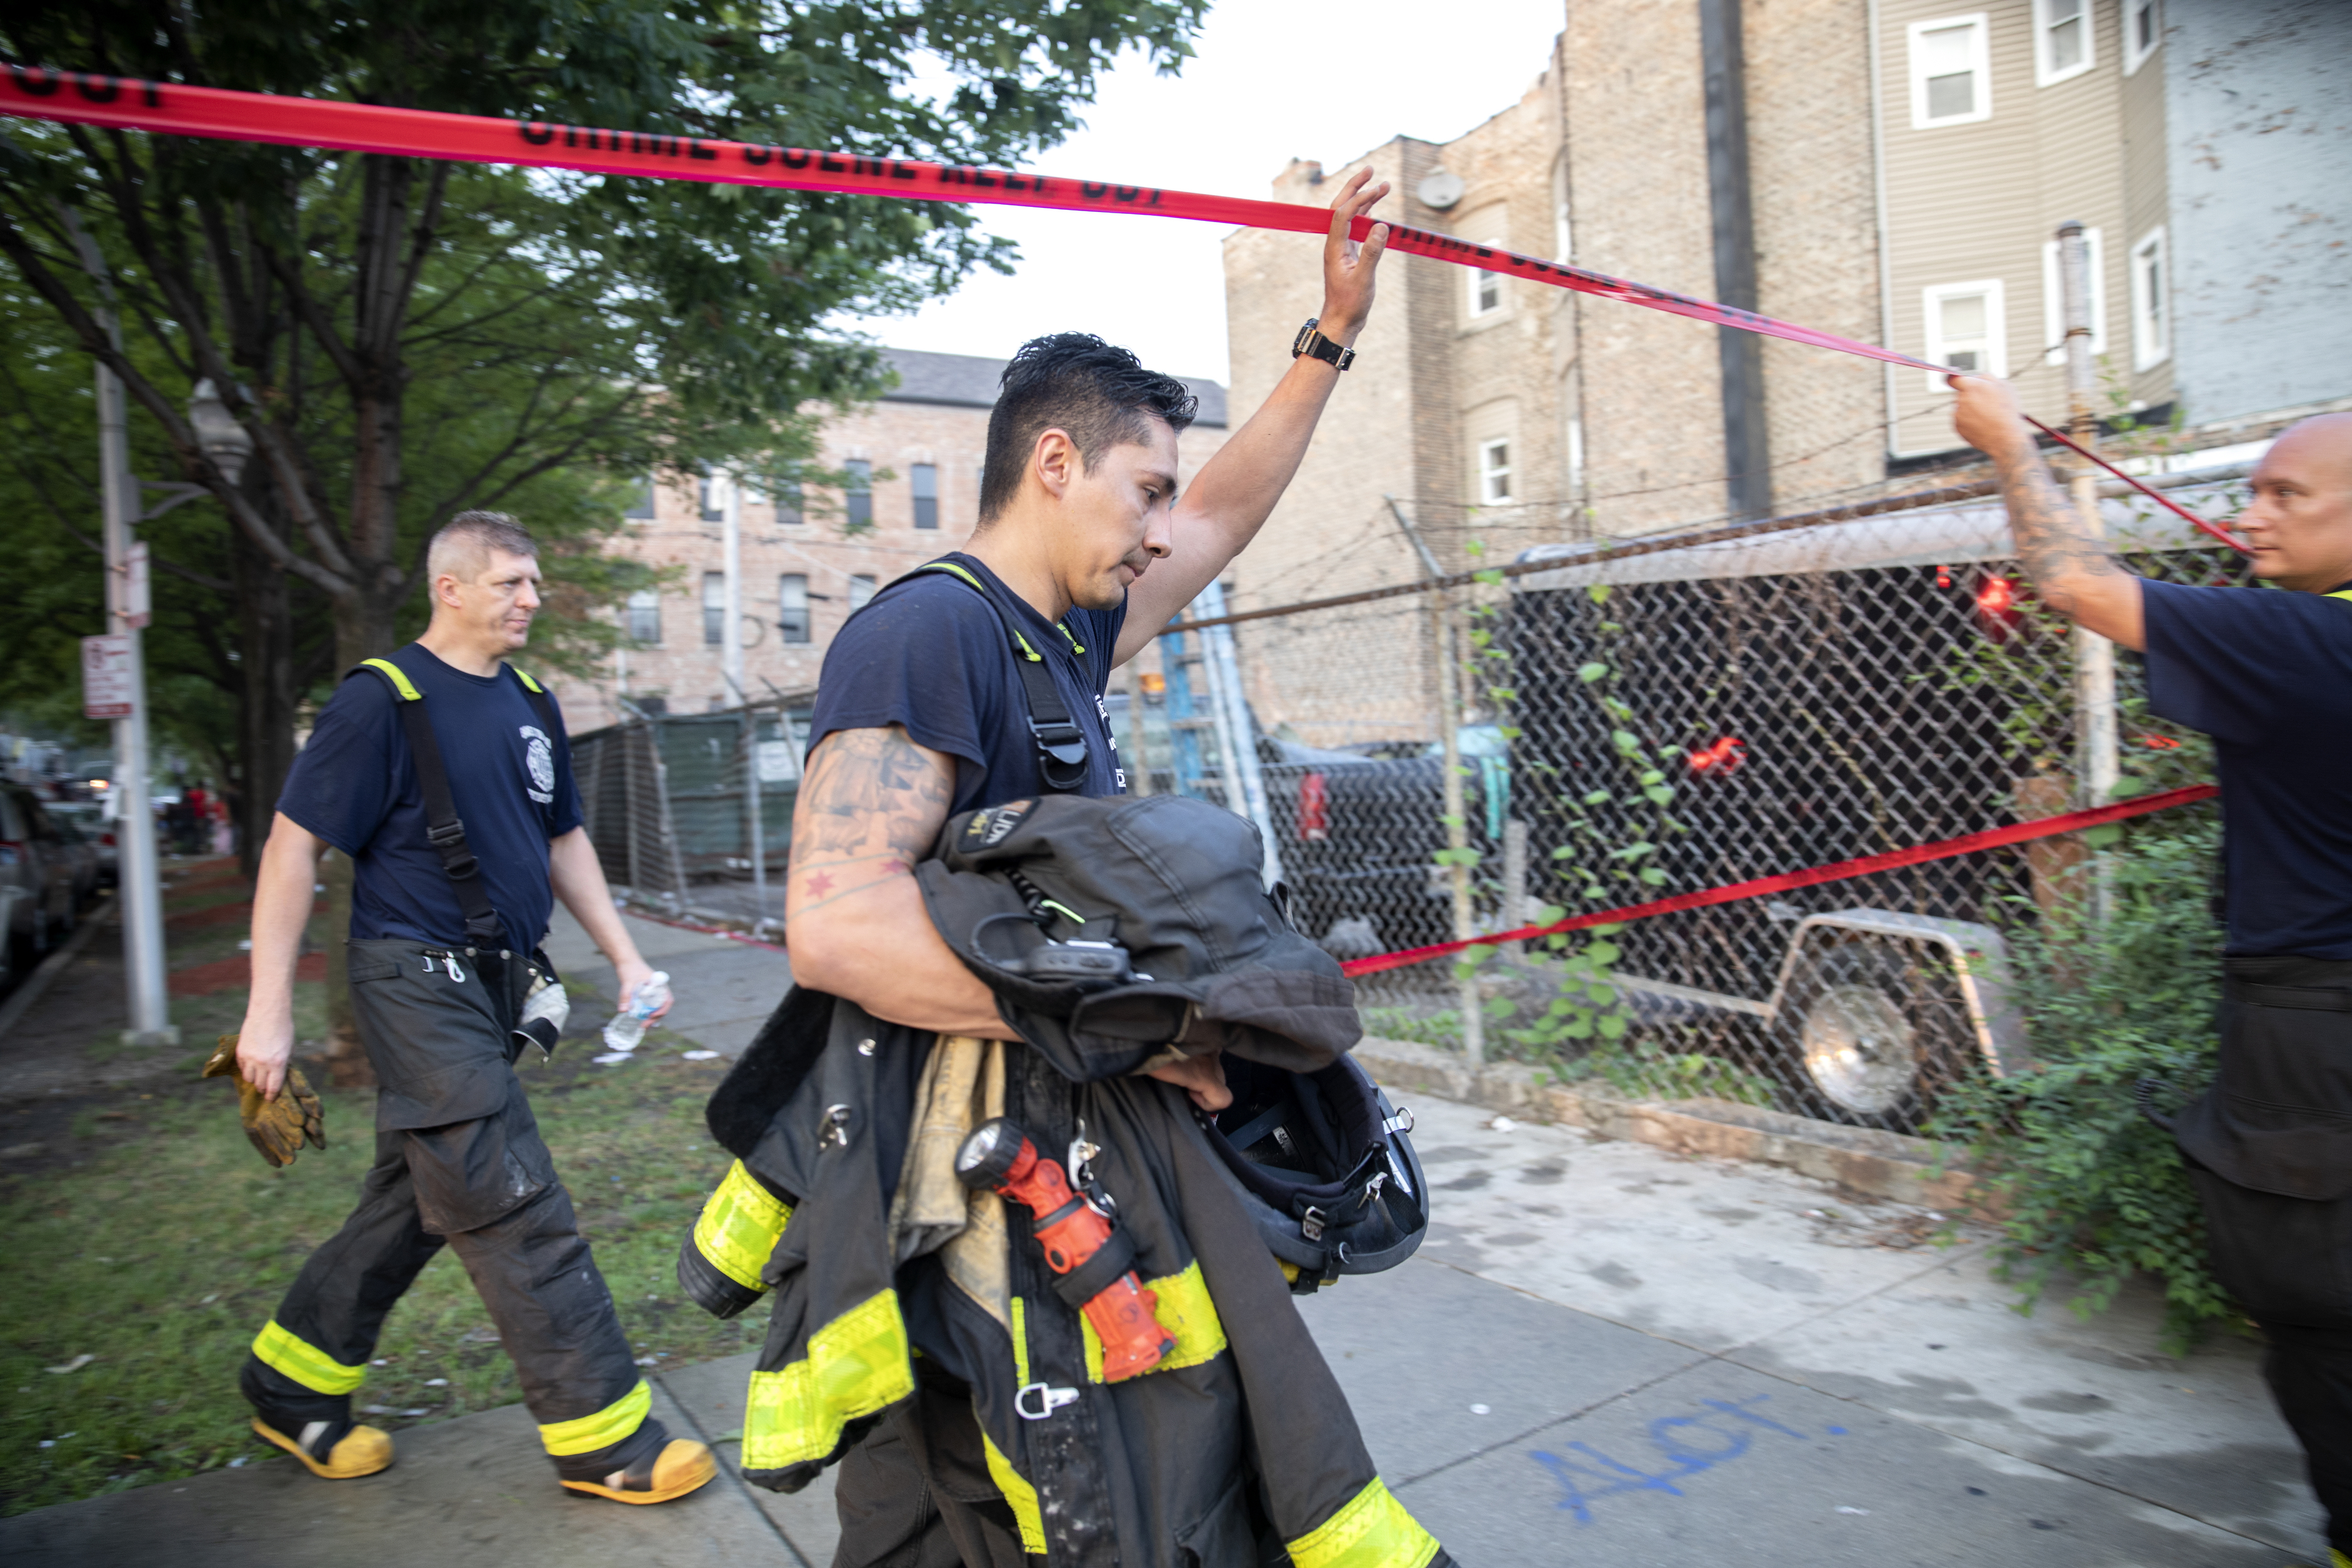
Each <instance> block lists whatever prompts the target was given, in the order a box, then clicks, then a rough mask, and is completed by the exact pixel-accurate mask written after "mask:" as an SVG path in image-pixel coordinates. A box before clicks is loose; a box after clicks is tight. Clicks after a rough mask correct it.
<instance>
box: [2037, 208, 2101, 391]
mask: <svg viewBox="0 0 2352 1568" xmlns="http://www.w3.org/2000/svg"><path fill="white" fill-rule="evenodd" d="M2102 240H2103V237H2102V236H2101V234H2100V232H2099V231H2098V230H2097V229H2095V228H2085V229H2084V230H2083V244H2084V247H2086V248H2087V249H2088V250H2089V251H2090V253H2091V254H2090V257H2089V260H2090V264H2091V353H2092V356H2093V357H2094V358H2095V357H2097V356H2098V355H2100V354H2103V353H2106V352H2107V258H2106V250H2105V246H2104V244H2103V243H2102ZM2042 342H2043V344H2044V345H2045V346H2046V347H2047V348H2048V350H2049V352H2048V353H2044V354H2043V355H2042V363H2044V364H2064V363H2066V280H2065V279H2063V278H2062V277H2061V276H2060V275H2059V271H2058V242H2057V241H2056V240H2054V239H2045V240H2043V241H2042Z"/></svg>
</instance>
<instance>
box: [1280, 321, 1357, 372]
mask: <svg viewBox="0 0 2352 1568" xmlns="http://www.w3.org/2000/svg"><path fill="white" fill-rule="evenodd" d="M1321 321H1322V318H1321V317H1319V316H1309V317H1307V324H1306V325H1305V326H1303V327H1301V328H1299V329H1298V336H1297V337H1296V338H1294V339H1292V340H1291V343H1290V357H1291V358H1292V359H1297V357H1298V356H1299V355H1300V354H1311V355H1312V356H1314V357H1315V358H1317V359H1319V360H1321V361H1322V362H1323V363H1325V364H1328V365H1335V366H1337V367H1338V368H1339V369H1340V370H1345V369H1347V368H1348V367H1349V365H1351V364H1353V363H1356V351H1355V350H1353V349H1343V348H1341V347H1340V346H1339V344H1338V343H1335V342H1332V341H1331V340H1330V339H1328V338H1327V337H1325V336H1324V335H1323V334H1322V333H1321V332H1319V331H1316V328H1317V326H1318V324H1319V323H1320V322H1321Z"/></svg>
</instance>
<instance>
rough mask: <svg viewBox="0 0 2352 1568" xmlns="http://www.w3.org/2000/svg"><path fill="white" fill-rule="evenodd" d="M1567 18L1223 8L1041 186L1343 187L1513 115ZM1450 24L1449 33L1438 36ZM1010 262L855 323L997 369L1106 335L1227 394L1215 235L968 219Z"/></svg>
mask: <svg viewBox="0 0 2352 1568" xmlns="http://www.w3.org/2000/svg"><path fill="white" fill-rule="evenodd" d="M1562 15H1563V7H1562V4H1561V0H1451V3H1449V4H1446V5H1443V6H1433V5H1431V4H1429V0H1351V3H1350V4H1348V5H1330V4H1328V3H1323V4H1318V3H1312V0H1220V3H1219V4H1218V5H1216V6H1215V8H1214V9H1213V10H1212V11H1211V12H1210V13H1209V21H1208V26H1206V27H1205V28H1203V29H1202V34H1201V37H1200V38H1199V39H1198V41H1197V44H1196V49H1197V53H1196V55H1195V57H1194V58H1192V60H1190V61H1188V62H1187V63H1186V65H1185V67H1184V71H1183V74H1182V75H1181V76H1177V77H1158V76H1154V75H1153V74H1152V72H1151V69H1150V67H1149V66H1148V65H1146V64H1145V63H1144V62H1143V61H1142V60H1141V59H1140V58H1139V57H1137V56H1136V55H1134V54H1133V53H1131V52H1130V53H1129V55H1128V56H1127V57H1125V58H1122V60H1121V61H1120V64H1119V67H1118V69H1117V70H1116V71H1114V72H1113V73H1111V74H1110V75H1108V76H1107V77H1106V78H1104V79H1102V81H1101V84H1100V89H1099V90H1098V91H1097V94H1096V99H1095V104H1094V107H1093V108H1092V109H1091V110H1088V111H1087V116H1086V118H1087V129H1086V130H1084V131H1081V132H1078V133H1077V134H1076V135H1075V136H1073V137H1071V138H1070V139H1069V140H1068V141H1067V142H1064V143H1063V144H1062V145H1061V146H1059V147H1056V148H1055V149H1053V150H1052V151H1051V152H1049V153H1045V155H1044V156H1042V157H1040V158H1038V159H1037V160H1035V163H1034V167H1035V168H1037V169H1038V170H1039V171H1040V172H1042V173H1045V174H1068V175H1076V176H1083V177H1087V178H1094V179H1113V180H1117V181H1118V183H1120V184H1144V185H1160V186H1163V187H1168V188H1171V189H1175V190H1186V191H1203V192H1207V193H1209V194H1212V195H1232V196H1249V197H1255V198H1257V199H1260V200H1263V199H1264V198H1265V196H1266V195H1267V186H1268V184H1269V183H1270V182H1271V181H1272V180H1273V179H1274V177H1275V176H1276V174H1280V173H1281V172H1282V170H1283V169H1284V168H1285V167H1286V166H1287V165H1288V163H1289V162H1290V160H1291V159H1293V158H1311V159H1319V160H1321V161H1322V163H1324V164H1325V166H1327V167H1330V168H1337V167H1338V166H1339V164H1341V163H1345V162H1346V161H1347V160H1349V159H1350V158H1353V157H1356V156H1357V155H1359V154H1360V153H1366V152H1369V151H1370V150H1371V149H1372V148H1374V147H1377V146H1379V145H1381V143H1382V142H1387V141H1389V140H1390V139H1391V138H1392V137H1395V136H1400V135H1405V136H1418V137H1421V138H1423V139H1424V140H1427V141H1432V142H1445V141H1450V140H1452V139H1453V138H1454V137H1456V136H1459V135H1461V134H1462V133H1463V132H1465V131H1468V130H1469V129H1471V128H1472V127H1473V126H1475V125H1477V124H1478V123H1479V122H1480V121H1484V120H1486V119H1487V118H1488V117H1489V116H1491V115H1494V114H1496V113H1499V112H1500V111H1501V110H1505V109H1507V108H1509V107H1510V106H1511V105H1512V104H1514V103H1516V102H1517V101H1518V99H1519V95H1520V94H1521V93H1522V92H1524V91H1525V90H1526V89H1527V88H1528V84H1529V83H1531V82H1532V81H1534V80H1535V79H1536V78H1537V76H1538V75H1539V74H1541V72H1542V71H1543V69H1544V68H1545V66H1546V64H1547V63H1548V62H1549V59H1550V56H1551V45H1552V39H1553V37H1555V36H1556V35H1557V34H1558V33H1559V29H1560V25H1561V21H1562ZM1441 17H1442V18H1443V22H1442V25H1440V24H1439V19H1440V18H1441ZM977 211H978V212H979V213H980V215H981V216H982V221H983V222H984V223H985V224H986V225H987V226H988V227H989V228H990V229H991V230H992V232H994V233H996V234H1001V235H1003V236H1005V237H1008V238H1010V239H1013V240H1015V241H1017V242H1018V243H1019V244H1020V247H1021V250H1022V256H1023V259H1022V262H1021V266H1020V269H1019V270H1018V271H1017V272H1016V273H1015V274H1014V275H1013V277H1010V278H1002V277H999V276H997V275H996V274H994V273H992V272H985V271H983V272H981V273H978V274H976V275H975V276H974V277H973V278H972V279H971V281H969V282H967V283H966V284H965V285H964V286H963V288H962V289H961V291H959V292H958V293H957V294H956V295H954V296H953V297H952V298H950V299H948V300H940V301H938V302H935V303H934V304H932V305H930V306H929V307H928V308H926V309H925V310H922V311H921V312H920V313H919V314H917V315H914V316H903V317H889V318H883V319H879V320H869V321H864V322H861V323H858V325H859V326H860V327H862V329H863V330H865V331H868V332H871V333H872V334H873V335H874V336H875V337H877V338H878V339H879V340H880V341H881V342H885V343H887V344H889V345H891V346H892V347H895V348H909V349H929V350H932V351H934V352H937V353H963V354H987V355H991V356H993V357H997V358H1003V357H1004V356H1006V355H1008V354H1010V353H1012V352H1013V350H1014V349H1015V348H1017V347H1018V346H1020V344H1021V343H1022V342H1023V341H1024V340H1025V339H1028V338H1032V337H1035V336H1036V335H1038V334H1039V333H1041V332H1050V331H1072V330H1078V331H1093V332H1099V333H1101V334H1102V335H1103V336H1104V337H1107V338H1108V339H1110V340H1111V341H1112V342H1120V343H1124V344H1126V345H1127V346H1128V347H1129V348H1132V349H1133V350H1135V352H1136V353H1138V354H1139V355H1141V356H1142V358H1143V362H1144V363H1146V364H1148V365H1150V366H1151V367H1152V368H1153V369H1155V370H1163V371H1168V372H1171V373H1173V374H1178V375H1193V376H1207V377H1210V378H1212V379H1213V380H1217V381H1223V380H1225V379H1226V374H1225V361H1226V345H1225V284H1224V270H1223V262H1222V260H1221V258H1220V249H1219V247H1220V242H1221V241H1222V239H1223V236H1224V235H1225V233H1226V232H1227V230H1226V228H1225V226H1223V225H1221V224H1207V223H1189V222H1185V221H1182V220H1180V219H1171V218H1129V217H1102V216H1095V215H1091V214H1086V213H1060V212H1044V211H1037V210H1034V209H1030V208H1024V207H987V206H984V207H980V208H978V209H977Z"/></svg>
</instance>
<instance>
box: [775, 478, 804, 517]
mask: <svg viewBox="0 0 2352 1568" xmlns="http://www.w3.org/2000/svg"><path fill="white" fill-rule="evenodd" d="M775 501H776V522H777V525H778V526H779V527H782V528H798V527H799V526H800V525H801V524H802V523H803V521H807V513H806V512H805V511H804V510H803V507H802V501H801V482H800V480H798V479H778V480H777V481H776V489H775Z"/></svg>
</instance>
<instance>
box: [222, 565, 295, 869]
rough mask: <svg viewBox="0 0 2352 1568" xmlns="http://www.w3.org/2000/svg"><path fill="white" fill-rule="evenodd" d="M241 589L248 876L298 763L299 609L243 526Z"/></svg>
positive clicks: (241, 819)
mask: <svg viewBox="0 0 2352 1568" xmlns="http://www.w3.org/2000/svg"><path fill="white" fill-rule="evenodd" d="M231 549H232V568H233V573H234V581H235V583H236V606H237V620H238V626H237V633H238V640H237V665H238V668H239V669H240V671H241V672H242V673H243V675H244V679H245V691H244V694H243V696H242V698H241V699H240V700H239V702H238V705H237V708H238V711H237V749H238V751H239V752H240V753H241V758H240V760H241V763H242V766H241V767H240V768H239V770H238V777H237V780H236V829H237V863H238V866H239V868H241V869H242V870H243V871H244V873H245V875H246V878H247V880H251V879H252V878H253V877H254V876H255V874H256V873H257V871H258V870H259V869H260V865H261V846H262V843H263V842H264V841H265V840H266V839H268V837H269V824H270V820H271V818H272V817H273V816H275V814H276V812H277V809H278V791H279V790H280V789H282V788H283V787H285V784H286V773H287V770H288V769H289V768H291V767H292V766H293V765H294V624H293V623H294V612H293V603H292V598H291V595H290V594H289V589H288V585H287V582H286V574H285V573H283V572H281V571H279V570H278V568H277V566H276V565H274V564H273V563H271V562H270V560H269V559H268V557H267V556H265V555H264V554H262V552H261V551H260V548H259V547H258V546H257V545H256V544H254V543H253V542H251V541H250V540H248V539H247V538H246V537H245V535H244V534H243V533H242V532H241V531H240V532H233V533H232V534H231Z"/></svg>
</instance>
